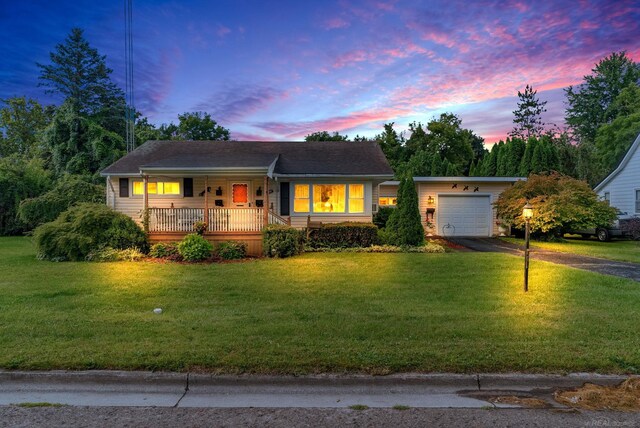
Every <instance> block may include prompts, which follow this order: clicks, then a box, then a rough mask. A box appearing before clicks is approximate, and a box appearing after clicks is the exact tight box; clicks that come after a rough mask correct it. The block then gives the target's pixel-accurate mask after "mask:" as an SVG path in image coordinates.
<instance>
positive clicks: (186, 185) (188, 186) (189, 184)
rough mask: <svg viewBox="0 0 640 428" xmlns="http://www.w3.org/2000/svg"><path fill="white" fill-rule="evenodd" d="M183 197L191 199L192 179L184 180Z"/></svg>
mask: <svg viewBox="0 0 640 428" xmlns="http://www.w3.org/2000/svg"><path fill="white" fill-rule="evenodd" d="M184 197H185V198H193V178H185V179H184Z"/></svg>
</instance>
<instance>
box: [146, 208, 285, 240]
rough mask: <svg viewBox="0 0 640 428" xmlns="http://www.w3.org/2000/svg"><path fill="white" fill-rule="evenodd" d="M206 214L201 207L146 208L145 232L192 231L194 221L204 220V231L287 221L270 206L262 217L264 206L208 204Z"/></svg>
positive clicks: (253, 229) (248, 228) (230, 230)
mask: <svg viewBox="0 0 640 428" xmlns="http://www.w3.org/2000/svg"><path fill="white" fill-rule="evenodd" d="M207 214H208V215H207V216H206V217H205V209H204V208H148V216H149V225H148V232H149V235H153V234H157V233H173V232H181V233H193V232H194V227H193V226H194V224H195V223H197V222H205V223H207V231H206V233H237V232H254V233H260V232H262V228H263V227H264V226H265V225H266V224H289V222H288V220H285V219H284V218H282V217H280V216H278V215H276V214H275V213H274V212H273V211H271V210H267V212H266V214H267V216H266V217H265V208H209V209H208V210H207ZM265 220H266V221H265Z"/></svg>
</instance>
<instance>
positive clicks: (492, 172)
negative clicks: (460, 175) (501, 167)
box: [482, 144, 498, 177]
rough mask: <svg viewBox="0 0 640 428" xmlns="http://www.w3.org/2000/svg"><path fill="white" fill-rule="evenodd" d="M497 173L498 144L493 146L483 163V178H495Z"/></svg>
mask: <svg viewBox="0 0 640 428" xmlns="http://www.w3.org/2000/svg"><path fill="white" fill-rule="evenodd" d="M497 171H498V144H494V145H493V147H491V150H490V151H489V155H488V156H486V157H485V159H484V162H483V171H482V173H483V175H484V176H485V177H495V176H496V172H497Z"/></svg>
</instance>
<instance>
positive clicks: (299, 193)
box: [293, 184, 309, 213]
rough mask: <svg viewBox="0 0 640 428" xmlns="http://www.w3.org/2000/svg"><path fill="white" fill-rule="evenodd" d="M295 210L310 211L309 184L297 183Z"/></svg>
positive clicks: (294, 191)
mask: <svg viewBox="0 0 640 428" xmlns="http://www.w3.org/2000/svg"><path fill="white" fill-rule="evenodd" d="M293 212H296V213H308V212H309V185H308V184H296V185H295V186H294V187H293Z"/></svg>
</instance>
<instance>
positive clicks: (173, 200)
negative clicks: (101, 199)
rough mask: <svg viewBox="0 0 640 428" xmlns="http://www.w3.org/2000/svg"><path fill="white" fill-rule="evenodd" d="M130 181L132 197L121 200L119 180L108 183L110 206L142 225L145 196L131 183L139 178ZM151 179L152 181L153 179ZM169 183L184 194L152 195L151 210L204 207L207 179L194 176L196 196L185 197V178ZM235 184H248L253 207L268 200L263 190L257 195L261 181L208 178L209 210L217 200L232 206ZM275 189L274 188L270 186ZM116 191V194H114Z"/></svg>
mask: <svg viewBox="0 0 640 428" xmlns="http://www.w3.org/2000/svg"><path fill="white" fill-rule="evenodd" d="M128 178H129V197H127V198H121V197H120V183H119V179H120V177H111V178H110V182H111V185H109V183H107V205H109V206H110V207H111V208H113V209H115V210H116V211H119V212H121V213H123V214H126V215H128V216H130V217H131V218H132V219H134V220H135V221H136V222H138V223H141V222H142V218H141V213H142V209H143V208H144V201H143V198H142V195H133V189H132V183H133V181H134V180H141V178H140V177H128ZM153 178H154V177H151V178H150V179H153ZM166 179H167V180H168V181H169V180H172V181H173V180H178V181H180V192H181V195H176V196H162V195H149V208H170V207H171V204H173V207H174V208H204V194H203V195H202V196H200V193H201V192H202V191H204V187H205V186H204V185H205V178H204V177H193V197H186V198H185V197H184V196H182V194H184V187H183V182H182V178H175V177H171V178H166ZM235 182H242V183H246V182H248V183H249V201H250V202H251V206H255V200H256V199H262V200H266V192H265V191H264V189H262V191H263V192H262V196H256V191H257V189H258V187H264V181H263V179H262V178H242V177H235V178H228V179H226V178H219V177H215V178H214V177H209V187H210V188H211V192H209V207H210V208H213V207H214V206H215V201H216V200H222V203H223V204H224V206H225V207H230V206H231V184H232V183H235ZM218 187H220V188H221V189H222V196H217V195H216V189H218ZM271 188H273V187H271ZM114 192H115V193H114ZM274 195H275V192H274V193H272V194H270V195H269V202H272V201H273V202H274V207H275V206H276V204H275V201H274V198H275V196H274Z"/></svg>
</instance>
